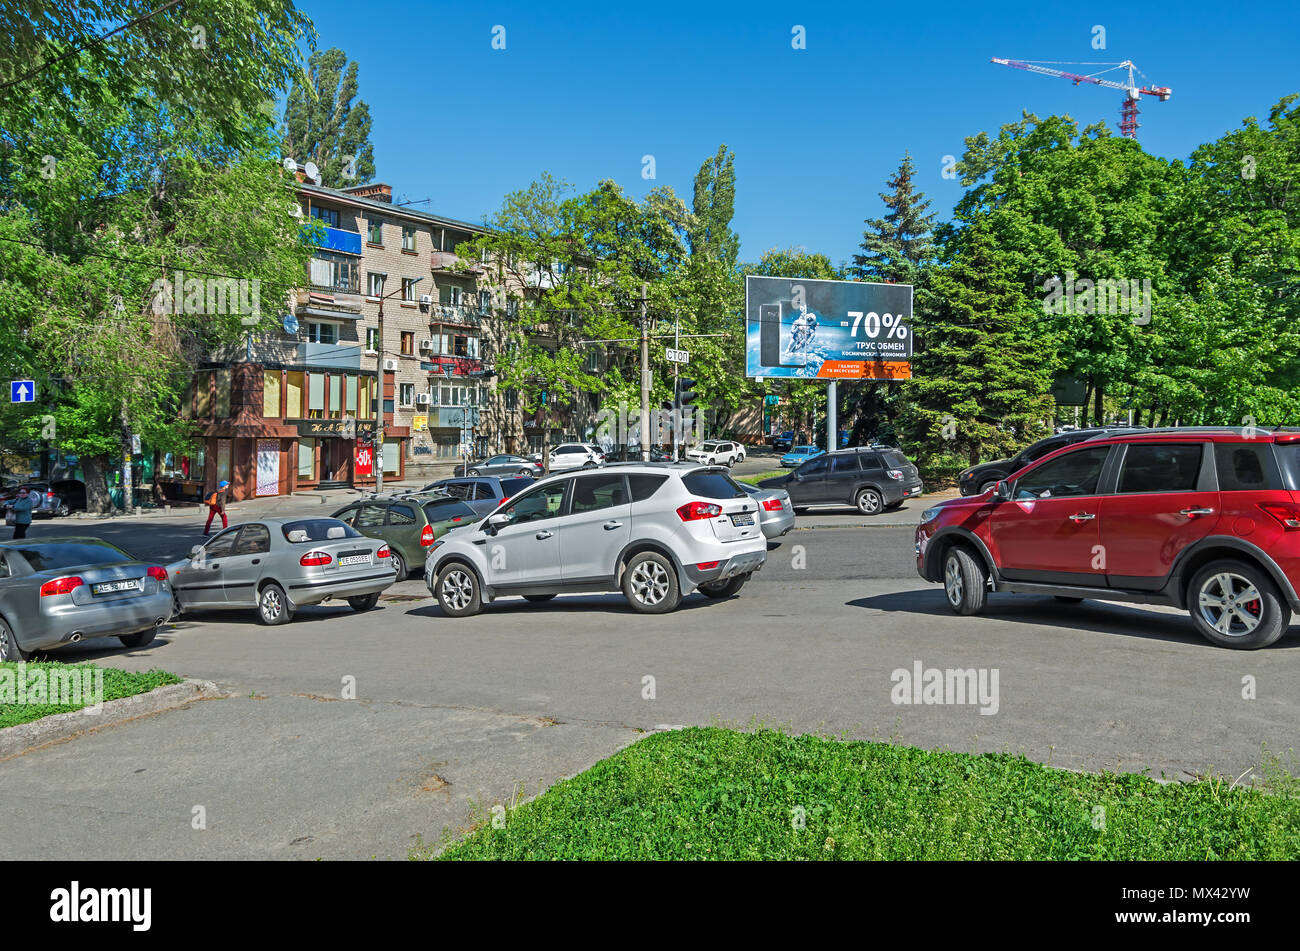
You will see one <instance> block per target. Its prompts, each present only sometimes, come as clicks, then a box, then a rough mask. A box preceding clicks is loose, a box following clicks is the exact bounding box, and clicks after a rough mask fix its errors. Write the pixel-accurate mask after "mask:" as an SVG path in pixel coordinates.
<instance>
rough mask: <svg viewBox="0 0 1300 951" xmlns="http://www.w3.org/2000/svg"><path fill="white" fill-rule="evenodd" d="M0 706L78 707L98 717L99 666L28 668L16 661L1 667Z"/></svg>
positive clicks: (101, 672)
mask: <svg viewBox="0 0 1300 951" xmlns="http://www.w3.org/2000/svg"><path fill="white" fill-rule="evenodd" d="M0 704H17V705H19V706H24V705H27V704H39V705H41V706H47V705H49V706H60V707H81V712H82V713H84V714H88V715H93V714H97V713H99V712H100V710H102V709H103V708H104V669H103V668H102V667H46V666H44V665H38V666H35V667H28V666H27V663H26V662H25V661H21V660H20V661H18V663H16V664H14V665H13V666H12V667H0Z"/></svg>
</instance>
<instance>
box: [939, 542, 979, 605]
mask: <svg viewBox="0 0 1300 951" xmlns="http://www.w3.org/2000/svg"><path fill="white" fill-rule="evenodd" d="M943 593H944V595H945V596H946V597H947V599H948V607H950V608H952V610H953V613H954V614H961V615H970V614H979V613H980V612H981V611H983V610H984V604H985V602H986V601H987V600H988V575H987V574H986V573H985V571H984V565H983V564H982V563H981V562H980V561H979V559H978V558H976V557H975V556H974V555H972V554H971V553H970V552H969V551H967V550H966V549H965V548H961V547H960V546H954V547H952V548H949V549H948V552H947V554H945V555H944V556H943Z"/></svg>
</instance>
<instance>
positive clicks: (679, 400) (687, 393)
mask: <svg viewBox="0 0 1300 951" xmlns="http://www.w3.org/2000/svg"><path fill="white" fill-rule="evenodd" d="M694 385H695V381H694V380H692V379H691V378H690V377H687V376H679V377H678V378H677V379H676V380H674V381H673V405H674V406H675V407H677V408H679V409H680V408H681V407H683V406H690V405H691V401H692V400H693V399H695V397H696V395H697V394H696V392H695V391H694V390H693V389H691V387H693V386H694Z"/></svg>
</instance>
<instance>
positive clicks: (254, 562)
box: [253, 558, 262, 565]
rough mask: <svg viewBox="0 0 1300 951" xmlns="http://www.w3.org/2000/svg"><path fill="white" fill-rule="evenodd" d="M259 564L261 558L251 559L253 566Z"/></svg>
mask: <svg viewBox="0 0 1300 951" xmlns="http://www.w3.org/2000/svg"><path fill="white" fill-rule="evenodd" d="M261 563H262V559H261V558H254V559H253V564H255V565H260V564H261Z"/></svg>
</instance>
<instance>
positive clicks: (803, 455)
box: [781, 446, 826, 469]
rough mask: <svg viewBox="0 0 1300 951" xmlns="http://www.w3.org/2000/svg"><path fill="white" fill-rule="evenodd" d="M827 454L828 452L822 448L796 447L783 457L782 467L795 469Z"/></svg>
mask: <svg viewBox="0 0 1300 951" xmlns="http://www.w3.org/2000/svg"><path fill="white" fill-rule="evenodd" d="M825 454H826V450H825V449H822V448H821V447H820V446H795V447H794V448H793V449H791V450H790V451H789V452H787V453H786V454H785V455H784V456H782V457H781V465H783V466H785V467H786V468H787V469H788V468H793V467H794V466H800V465H803V464H804V463H805V462H807V461H808V460H809V459H812V458H815V457H816V456H823V455H825Z"/></svg>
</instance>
